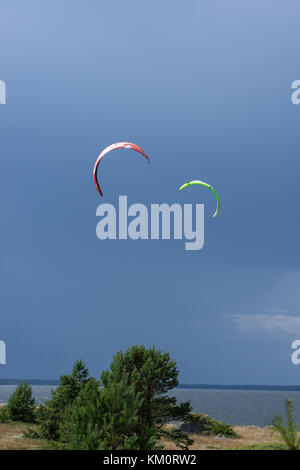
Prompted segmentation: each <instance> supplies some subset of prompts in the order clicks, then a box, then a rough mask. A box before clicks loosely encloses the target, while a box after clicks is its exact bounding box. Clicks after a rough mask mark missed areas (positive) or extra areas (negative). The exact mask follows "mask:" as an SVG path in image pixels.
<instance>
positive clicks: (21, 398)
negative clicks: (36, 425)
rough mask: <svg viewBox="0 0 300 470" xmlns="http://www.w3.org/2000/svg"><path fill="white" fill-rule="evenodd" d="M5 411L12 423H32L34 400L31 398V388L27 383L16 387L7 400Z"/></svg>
mask: <svg viewBox="0 0 300 470" xmlns="http://www.w3.org/2000/svg"><path fill="white" fill-rule="evenodd" d="M6 408H7V410H6V412H7V413H8V415H9V417H10V419H11V420H12V421H24V422H27V423H32V422H34V419H35V414H34V410H35V400H34V398H32V388H31V385H29V384H28V383H27V382H25V383H23V384H20V385H18V386H17V388H16V390H15V391H14V393H13V394H12V395H11V397H10V399H9V400H8V404H7V407H6Z"/></svg>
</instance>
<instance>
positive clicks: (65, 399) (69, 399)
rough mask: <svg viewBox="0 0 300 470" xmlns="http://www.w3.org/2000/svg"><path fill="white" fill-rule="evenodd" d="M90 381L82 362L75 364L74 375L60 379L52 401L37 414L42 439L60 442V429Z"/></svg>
mask: <svg viewBox="0 0 300 470" xmlns="http://www.w3.org/2000/svg"><path fill="white" fill-rule="evenodd" d="M89 380H90V379H89V371H88V369H87V367H86V366H85V365H84V363H83V362H82V361H81V360H80V361H77V362H75V364H74V366H73V370H72V374H70V375H62V376H61V377H60V383H59V386H58V387H57V389H56V390H54V391H53V392H52V398H51V400H48V401H47V402H46V404H45V405H42V406H40V407H39V409H38V412H37V419H38V421H39V424H40V434H41V437H42V438H44V439H48V440H59V427H60V425H61V423H62V422H63V421H64V419H65V418H64V417H65V414H67V413H68V412H69V409H70V408H71V406H72V404H73V402H74V400H75V399H76V398H77V396H78V395H79V393H80V391H81V390H82V389H83V388H84V386H85V385H86V383H88V381H89Z"/></svg>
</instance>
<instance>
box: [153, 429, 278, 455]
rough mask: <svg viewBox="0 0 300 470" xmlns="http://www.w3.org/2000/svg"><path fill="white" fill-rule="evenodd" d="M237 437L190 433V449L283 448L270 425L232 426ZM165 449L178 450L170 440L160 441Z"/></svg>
mask: <svg viewBox="0 0 300 470" xmlns="http://www.w3.org/2000/svg"><path fill="white" fill-rule="evenodd" d="M233 429H234V431H235V432H236V433H237V434H238V436H239V437H238V438H237V439H230V438H225V439H224V438H221V437H217V436H206V435H201V434H190V437H191V438H192V439H193V440H194V443H193V445H191V447H190V450H278V449H284V448H285V447H284V445H283V443H282V440H281V438H280V436H279V434H278V433H277V432H275V431H274V429H273V427H272V426H267V427H264V428H259V427H257V426H233ZM162 442H163V444H164V445H165V450H178V448H177V447H176V446H175V445H174V444H173V443H172V442H166V441H162Z"/></svg>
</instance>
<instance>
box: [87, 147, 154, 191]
mask: <svg viewBox="0 0 300 470" xmlns="http://www.w3.org/2000/svg"><path fill="white" fill-rule="evenodd" d="M116 149H132V150H135V151H136V152H139V153H141V154H142V155H144V157H145V158H146V159H147V160H148V163H150V160H149V157H148V155H146V154H145V152H144V150H142V149H141V147H139V146H138V145H136V144H132V143H131V142H117V143H116V144H112V145H109V146H108V147H106V148H105V149H104V150H102V152H101V153H100V155H99V157H98V158H97V160H96V163H95V166H94V171H93V175H94V183H95V186H96V189H97V191H99V193H100V195H101V196H102V197H103V193H102V191H101V189H100V186H99V183H98V166H99V163H100V161H101V159H102V158H103V157H104V155H106V154H107V153H109V152H111V151H112V150H116Z"/></svg>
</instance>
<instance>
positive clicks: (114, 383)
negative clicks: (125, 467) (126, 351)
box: [60, 354, 156, 450]
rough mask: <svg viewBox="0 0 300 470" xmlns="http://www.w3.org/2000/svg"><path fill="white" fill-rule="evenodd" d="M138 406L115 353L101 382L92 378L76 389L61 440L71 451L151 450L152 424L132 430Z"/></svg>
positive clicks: (120, 360)
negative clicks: (75, 397) (81, 388)
mask: <svg viewBox="0 0 300 470" xmlns="http://www.w3.org/2000/svg"><path fill="white" fill-rule="evenodd" d="M100 385H101V386H100ZM141 406H142V399H141V397H140V396H139V395H137V394H135V392H134V390H133V388H132V387H131V386H130V385H129V380H128V374H127V373H126V371H125V369H124V365H123V361H122V356H121V355H120V354H117V355H116V356H115V357H114V360H113V362H112V364H111V370H110V371H105V372H103V374H102V376H101V384H100V383H99V382H97V381H96V380H95V379H93V380H92V381H90V382H89V383H88V384H86V386H85V387H84V388H83V390H82V391H81V392H80V394H79V396H78V397H77V399H76V400H75V402H74V404H73V406H72V408H71V409H70V410H69V413H68V415H67V416H66V419H65V421H64V423H63V425H62V426H61V428H60V429H61V440H62V441H64V442H65V443H66V448H68V449H72V450H75V449H81V450H143V449H155V448H156V447H155V438H154V434H155V428H154V426H152V427H147V428H145V429H143V430H142V432H141V433H140V434H137V433H136V426H137V422H138V415H139V411H140V408H141Z"/></svg>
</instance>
